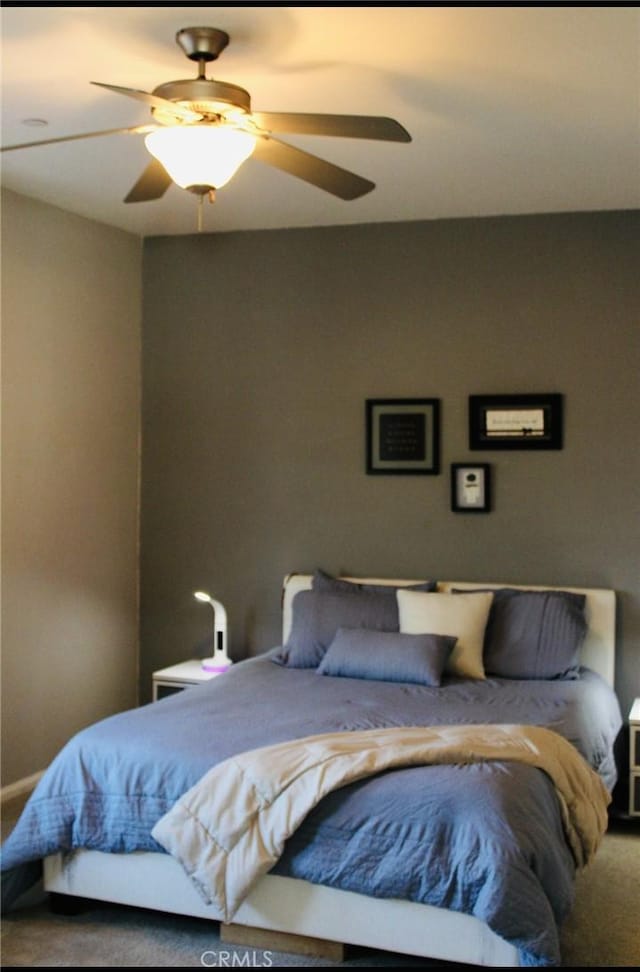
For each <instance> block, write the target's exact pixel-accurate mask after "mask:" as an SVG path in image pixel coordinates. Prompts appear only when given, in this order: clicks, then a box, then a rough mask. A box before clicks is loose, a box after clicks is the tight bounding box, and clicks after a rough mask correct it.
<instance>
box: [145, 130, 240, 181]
mask: <svg viewBox="0 0 640 972" xmlns="http://www.w3.org/2000/svg"><path fill="white" fill-rule="evenodd" d="M144 141H145V145H146V146H147V148H148V149H149V151H150V152H151V154H152V155H153V156H155V158H156V159H158V161H159V162H161V163H162V165H163V166H164V167H165V169H166V170H167V172H168V173H169V175H170V176H171V178H172V179H173V181H174V182H175V183H177V185H179V186H180V187H181V188H182V189H189V188H190V187H191V186H210V187H211V188H212V189H220V188H221V186H224V185H226V183H227V182H228V181H229V179H231V177H232V176H233V175H234V174H235V173H236V172H237V171H238V169H239V168H240V166H241V165H242V163H243V162H244V161H245V160H246V159H248V158H249V156H250V155H251V153H252V152H253V149H254V147H255V144H256V140H255V138H254V136H253V135H250V134H249V133H248V132H242V131H239V130H238V129H237V128H232V127H231V126H226V125H175V126H173V127H171V128H159V129H157V130H156V131H155V132H150V133H149V135H147V136H146V137H145V140H144Z"/></svg>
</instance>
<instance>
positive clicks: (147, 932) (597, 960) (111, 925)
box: [1, 818, 640, 968]
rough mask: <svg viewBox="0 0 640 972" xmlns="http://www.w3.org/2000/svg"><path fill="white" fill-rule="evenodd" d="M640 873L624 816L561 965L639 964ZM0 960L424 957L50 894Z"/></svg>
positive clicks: (291, 961)
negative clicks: (333, 950) (264, 944)
mask: <svg viewBox="0 0 640 972" xmlns="http://www.w3.org/2000/svg"><path fill="white" fill-rule="evenodd" d="M4 823H5V826H6V818H5V821H4ZM639 877H640V829H638V827H637V824H632V823H628V822H623V821H621V822H618V823H617V824H613V825H612V827H611V828H610V830H609V832H608V833H607V835H606V836H605V838H604V841H603V843H602V846H601V847H600V849H599V851H598V854H597V856H596V859H595V861H594V862H593V863H592V864H591V865H590V867H589V868H588V869H587V871H585V872H584V873H582V874H581V875H579V876H578V881H577V894H576V903H575V907H574V909H573V912H572V914H571V916H570V917H569V919H568V921H567V922H566V924H565V927H564V928H563V930H562V936H561V942H562V955H563V962H562V964H563V965H564V966H569V967H584V966H587V967H596V966H600V967H602V966H604V967H615V966H617V967H627V966H628V967H637V966H640V933H639V932H638V903H639V890H638V879H639ZM1 958H2V963H1V964H2V966H4V967H5V968H6V967H26V966H33V967H38V966H43V967H49V968H52V967H57V966H71V967H75V968H82V967H91V968H111V967H125V968H126V967H129V968H131V967H134V968H135V967H138V966H140V967H145V966H148V967H151V968H160V967H164V966H183V967H190V966H199V967H203V966H205V967H207V966H208V967H210V968H214V967H221V966H222V967H224V966H226V967H237V966H245V967H247V966H248V967H252V968H256V967H277V968H279V967H287V966H293V967H297V968H302V967H308V966H315V967H322V968H333V967H345V968H347V967H348V968H351V967H354V968H355V967H372V966H374V967H383V966H387V967H390V968H426V967H429V965H430V963H429V962H427V961H425V960H424V959H418V958H411V957H407V956H399V955H394V954H391V953H388V952H377V951H373V950H368V949H362V948H353V949H349V950H348V951H347V956H346V959H345V961H344V962H342V963H336V962H331V961H329V960H325V959H313V958H308V957H305V956H298V955H287V954H285V953H281V952H267V951H261V950H259V949H247V948H242V947H239V946H236V947H235V948H234V947H233V946H229V945H225V944H221V943H220V940H219V937H218V926H217V924H212V923H210V922H207V921H203V920H199V919H191V918H183V917H176V916H171V915H164V914H161V913H159V912H151V911H143V910H140V909H135V908H125V907H118V906H111V905H96V906H95V907H94V908H91V909H90V910H87V911H85V912H84V913H82V914H80V915H75V916H73V917H68V916H61V915H54V914H51V912H50V910H49V908H48V905H47V903H46V902H40V903H37V904H36V905H34V906H32V907H29V908H23V909H22V910H20V911H18V912H14V913H11V914H8V915H5V916H4V917H3V922H2V956H1ZM431 964H433V965H437V966H438V967H443V966H444V965H446V963H431Z"/></svg>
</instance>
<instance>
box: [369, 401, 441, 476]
mask: <svg viewBox="0 0 640 972" xmlns="http://www.w3.org/2000/svg"><path fill="white" fill-rule="evenodd" d="M366 451H367V473H369V474H372V475H375V474H393V475H414V476H430V475H437V474H438V473H439V472H440V400H439V399H437V398H368V399H367V401H366Z"/></svg>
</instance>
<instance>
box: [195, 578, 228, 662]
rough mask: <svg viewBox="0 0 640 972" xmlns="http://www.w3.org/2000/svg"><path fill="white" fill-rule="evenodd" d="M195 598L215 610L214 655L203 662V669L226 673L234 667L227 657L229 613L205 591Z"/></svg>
mask: <svg viewBox="0 0 640 972" xmlns="http://www.w3.org/2000/svg"><path fill="white" fill-rule="evenodd" d="M193 596H194V597H195V598H196V600H197V601H203V602H205V603H207V604H210V605H211V607H212V608H213V655H212V656H211V658H204V659H203V660H202V667H203V669H204V670H205V672H226V670H227V668H229V667H230V666H231V665H233V662H232V661H231V659H230V658H229V656H228V655H227V612H226V611H225V609H224V607H223V606H222V604H221V603H220V601H216V600H215V599H214V598H213V597H211V596H210V595H209V594H207V593H206V592H205V591H196V592H195V593H194V595H193Z"/></svg>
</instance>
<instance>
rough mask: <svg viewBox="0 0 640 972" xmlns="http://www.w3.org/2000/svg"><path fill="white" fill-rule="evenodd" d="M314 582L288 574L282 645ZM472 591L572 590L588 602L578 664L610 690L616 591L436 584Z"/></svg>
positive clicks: (401, 583)
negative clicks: (297, 603) (296, 606)
mask: <svg viewBox="0 0 640 972" xmlns="http://www.w3.org/2000/svg"><path fill="white" fill-rule="evenodd" d="M312 580H313V575H312V574H287V576H286V577H285V579H284V584H283V589H282V643H283V644H284V643H285V642H286V640H287V637H288V635H289V631H290V630H291V612H292V604H293V598H294V597H295V595H296V594H297V593H298V592H299V591H308V590H310V588H311V583H312ZM344 580H351V581H358V582H359V583H365V584H394V585H396V586H404V585H408V584H419V583H421V582H422V581H421V580H420V579H418V580H392V579H390V578H380V577H347V576H345V577H344ZM454 587H455V588H457V589H460V590H473V589H474V588H479V587H488V588H498V587H512V588H516V589H517V590H522V591H553V590H563V591H573V592H574V593H576V594H584V595H586V598H587V602H586V607H585V616H586V619H587V624H588V629H587V635H586V637H585V640H584V644H583V645H582V649H581V651H580V661H581V663H582V664H583V665H586V666H587V667H588V668H591V669H593V671H594V672H597V673H598V674H599V675H601V676H602V677H603V678H604V679H605V681H607V682H608V683H609V685H610V686H611V687H612V688H613V687H614V685H613V683H614V675H615V652H616V595H615V591H611V590H607V589H605V588H591V587H566V586H563V587H552V586H550V585H535V584H506V583H504V584H496V583H495V582H489V583H485V582H484V581H438V590H439V591H443V592H447V591H450V590H452V589H453V588H454Z"/></svg>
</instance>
